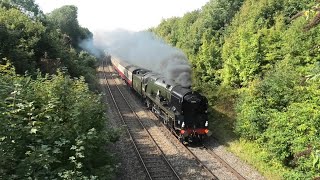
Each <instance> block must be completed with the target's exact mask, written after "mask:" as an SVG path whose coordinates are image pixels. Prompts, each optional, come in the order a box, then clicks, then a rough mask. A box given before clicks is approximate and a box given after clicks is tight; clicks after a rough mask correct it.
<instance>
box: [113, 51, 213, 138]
mask: <svg viewBox="0 0 320 180" xmlns="http://www.w3.org/2000/svg"><path fill="white" fill-rule="evenodd" d="M111 63H112V65H113V67H114V68H115V70H116V71H117V72H118V73H119V75H120V76H121V78H122V79H124V80H125V82H126V83H127V84H128V86H130V87H131V88H132V89H133V90H134V91H135V92H136V93H138V94H139V95H140V96H141V97H142V99H143V101H144V103H145V104H146V106H147V107H148V109H150V110H152V112H153V113H154V114H155V115H156V116H157V117H158V118H159V119H160V120H162V121H163V123H164V124H165V125H166V126H167V127H168V128H169V129H170V130H171V131H172V132H173V133H174V134H175V135H176V136H177V137H179V139H180V141H181V142H190V141H194V140H195V139H197V140H200V141H201V140H202V139H203V138H204V137H206V136H207V134H208V132H209V130H208V115H207V108H208V101H207V99H206V97H204V96H202V95H200V94H199V93H197V92H194V91H192V90H191V89H190V88H185V87H182V86H181V85H177V84H173V83H172V82H166V79H165V78H164V77H163V76H161V75H160V74H157V73H154V72H151V71H149V70H147V69H143V68H140V67H138V66H134V65H131V64H129V63H127V62H124V61H120V60H119V59H117V58H115V57H111Z"/></svg>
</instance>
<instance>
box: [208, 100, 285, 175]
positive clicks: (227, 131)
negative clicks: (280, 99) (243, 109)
mask: <svg viewBox="0 0 320 180" xmlns="http://www.w3.org/2000/svg"><path fill="white" fill-rule="evenodd" d="M234 102H235V101H234V99H233V98H231V97H229V98H221V99H219V100H217V102H216V104H215V106H214V107H212V108H211V111H212V112H211V113H210V114H211V116H210V118H209V119H210V130H211V132H212V133H213V136H214V137H215V138H216V139H218V141H219V142H220V143H221V144H223V145H224V146H225V147H227V150H228V151H230V152H232V153H234V154H235V155H236V156H238V157H239V158H240V159H242V160H243V161H245V162H246V163H248V164H250V165H252V166H253V167H255V168H256V169H257V170H258V171H259V172H260V173H261V174H262V175H263V176H265V177H266V178H267V179H272V180H277V179H283V174H284V173H285V172H288V169H286V168H285V167H283V166H282V165H281V162H279V161H276V160H272V158H270V157H271V155H270V154H269V153H268V152H266V151H265V150H264V149H263V148H261V147H260V145H259V144H257V143H254V142H250V141H246V140H244V139H241V138H239V137H237V135H236V134H235V133H234V132H233V124H234V121H235V120H236V118H235V117H236V116H235V112H234V110H233V106H232V105H233V104H234Z"/></svg>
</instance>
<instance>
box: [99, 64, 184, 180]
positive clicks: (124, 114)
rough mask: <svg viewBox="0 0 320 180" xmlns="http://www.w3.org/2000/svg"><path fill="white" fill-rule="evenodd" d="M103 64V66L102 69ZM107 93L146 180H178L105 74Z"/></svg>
mask: <svg viewBox="0 0 320 180" xmlns="http://www.w3.org/2000/svg"><path fill="white" fill-rule="evenodd" d="M104 68H105V64H103V69H104ZM103 74H104V79H105V80H106V85H107V89H108V90H107V91H108V92H109V95H110V97H111V98H112V101H113V103H114V105H115V107H116V109H117V111H118V114H119V116H120V118H121V120H122V122H123V124H124V125H125V127H126V131H127V134H128V135H129V137H130V140H131V142H132V144H133V146H134V149H135V151H136V153H137V155H138V157H139V159H140V161H141V164H142V166H143V167H144V169H145V172H146V174H147V178H148V179H180V177H179V175H178V174H177V172H176V171H175V170H174V169H173V167H172V166H171V164H170V163H169V162H168V160H167V159H166V157H165V156H164V155H163V152H162V151H161V149H160V148H159V147H158V145H157V144H156V142H155V140H154V139H153V138H152V136H151V135H150V133H149V132H148V131H147V130H146V128H145V127H144V125H143V124H142V123H141V121H140V119H139V117H138V116H137V115H136V113H135V112H134V111H133V110H132V108H131V106H130V104H129V103H128V101H127V100H126V98H125V96H124V95H123V93H122V92H121V90H120V89H119V87H118V86H117V83H115V81H114V78H113V77H112V76H110V75H109V76H107V75H106V74H105V73H103Z"/></svg>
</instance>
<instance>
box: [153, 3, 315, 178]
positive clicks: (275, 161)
mask: <svg viewBox="0 0 320 180" xmlns="http://www.w3.org/2000/svg"><path fill="white" fill-rule="evenodd" d="M319 3H320V2H319V1H316V0H313V1H306V0H303V1H301V0H258V1H254V0H244V1H242V0H211V1H210V2H209V3H207V4H206V5H205V6H203V7H202V8H201V9H200V10H197V11H194V12H191V13H188V14H186V15H185V16H183V17H181V18H170V19H167V20H164V21H163V22H162V23H161V24H160V25H159V26H158V27H156V28H154V29H151V30H152V31H154V32H155V33H156V34H158V35H159V36H161V37H163V38H164V39H165V40H166V41H167V42H168V43H171V44H172V45H174V46H176V47H179V48H181V49H182V50H183V51H184V52H185V53H186V54H187V56H188V57H189V59H190V62H191V64H192V66H193V72H194V88H195V89H197V90H200V91H202V92H204V93H205V94H206V95H207V97H208V98H209V100H210V104H211V105H212V107H213V115H212V121H213V122H212V124H215V125H217V126H214V127H213V131H217V132H225V131H227V132H230V131H229V130H230V129H231V130H232V133H231V134H233V133H236V134H237V136H236V138H237V139H240V141H239V142H248V143H247V145H248V147H249V146H250V148H252V147H254V146H252V145H251V144H252V143H254V144H256V145H257V146H259V147H258V148H257V149H260V150H262V151H263V152H264V154H263V155H261V157H260V160H258V161H257V160H253V161H251V160H252V159H251V160H248V161H251V162H253V163H265V164H267V165H268V166H272V168H270V169H274V172H275V173H279V172H280V173H281V178H285V179H305V178H307V179H312V178H316V177H320V153H319V152H320V132H319V129H320V117H319V112H320V104H319V98H318V97H319V92H320V91H319V87H320V86H319V85H320V84H319V83H320V81H319V68H320V67H319V61H320V26H319V25H318V23H319V22H320V20H319V19H320V18H319V17H320V8H319V6H320V4H319ZM218 124H220V125H218ZM221 124H222V125H221ZM216 127H219V129H218V128H216ZM224 134H227V133H224ZM229 134H230V133H229ZM227 136H228V135H227ZM229 136H230V138H224V137H222V136H221V135H217V137H219V138H220V139H223V140H222V141H224V142H225V141H226V140H227V141H229V142H228V143H229V144H235V143H234V142H231V141H232V138H234V137H235V136H233V135H229ZM238 144H241V146H243V145H245V144H246V143H238ZM232 148H233V149H234V147H231V149H232ZM250 148H246V147H243V148H242V149H250ZM248 154H250V153H248ZM248 156H249V155H247V158H248ZM256 167H258V168H259V169H260V170H261V171H262V172H264V174H265V175H267V174H268V175H267V176H268V177H269V178H270V179H271V178H278V177H275V176H272V174H271V175H270V173H267V172H265V171H269V170H270V169H269V170H266V169H264V168H263V167H265V166H261V164H256ZM261 167H262V168H261Z"/></svg>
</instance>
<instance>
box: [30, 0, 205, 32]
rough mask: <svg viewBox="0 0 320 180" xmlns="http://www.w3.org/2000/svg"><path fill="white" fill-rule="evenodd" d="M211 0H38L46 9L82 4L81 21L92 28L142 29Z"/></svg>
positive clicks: (36, 0)
mask: <svg viewBox="0 0 320 180" xmlns="http://www.w3.org/2000/svg"><path fill="white" fill-rule="evenodd" d="M208 1H209V0H35V2H36V3H37V4H38V5H39V6H40V8H41V9H42V10H43V11H44V12H45V13H48V12H51V11H52V10H53V9H56V8H59V7H61V6H63V5H75V6H77V7H78V21H79V23H80V25H81V26H83V27H86V28H88V29H89V30H90V31H92V32H94V31H101V30H103V31H112V30H116V29H126V30H129V31H140V30H145V29H148V28H150V27H155V26H157V25H158V24H159V23H160V22H161V20H162V19H164V18H170V17H173V16H183V14H185V13H186V12H190V11H192V10H195V9H200V8H201V7H202V6H203V5H205V4H206V2H208Z"/></svg>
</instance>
